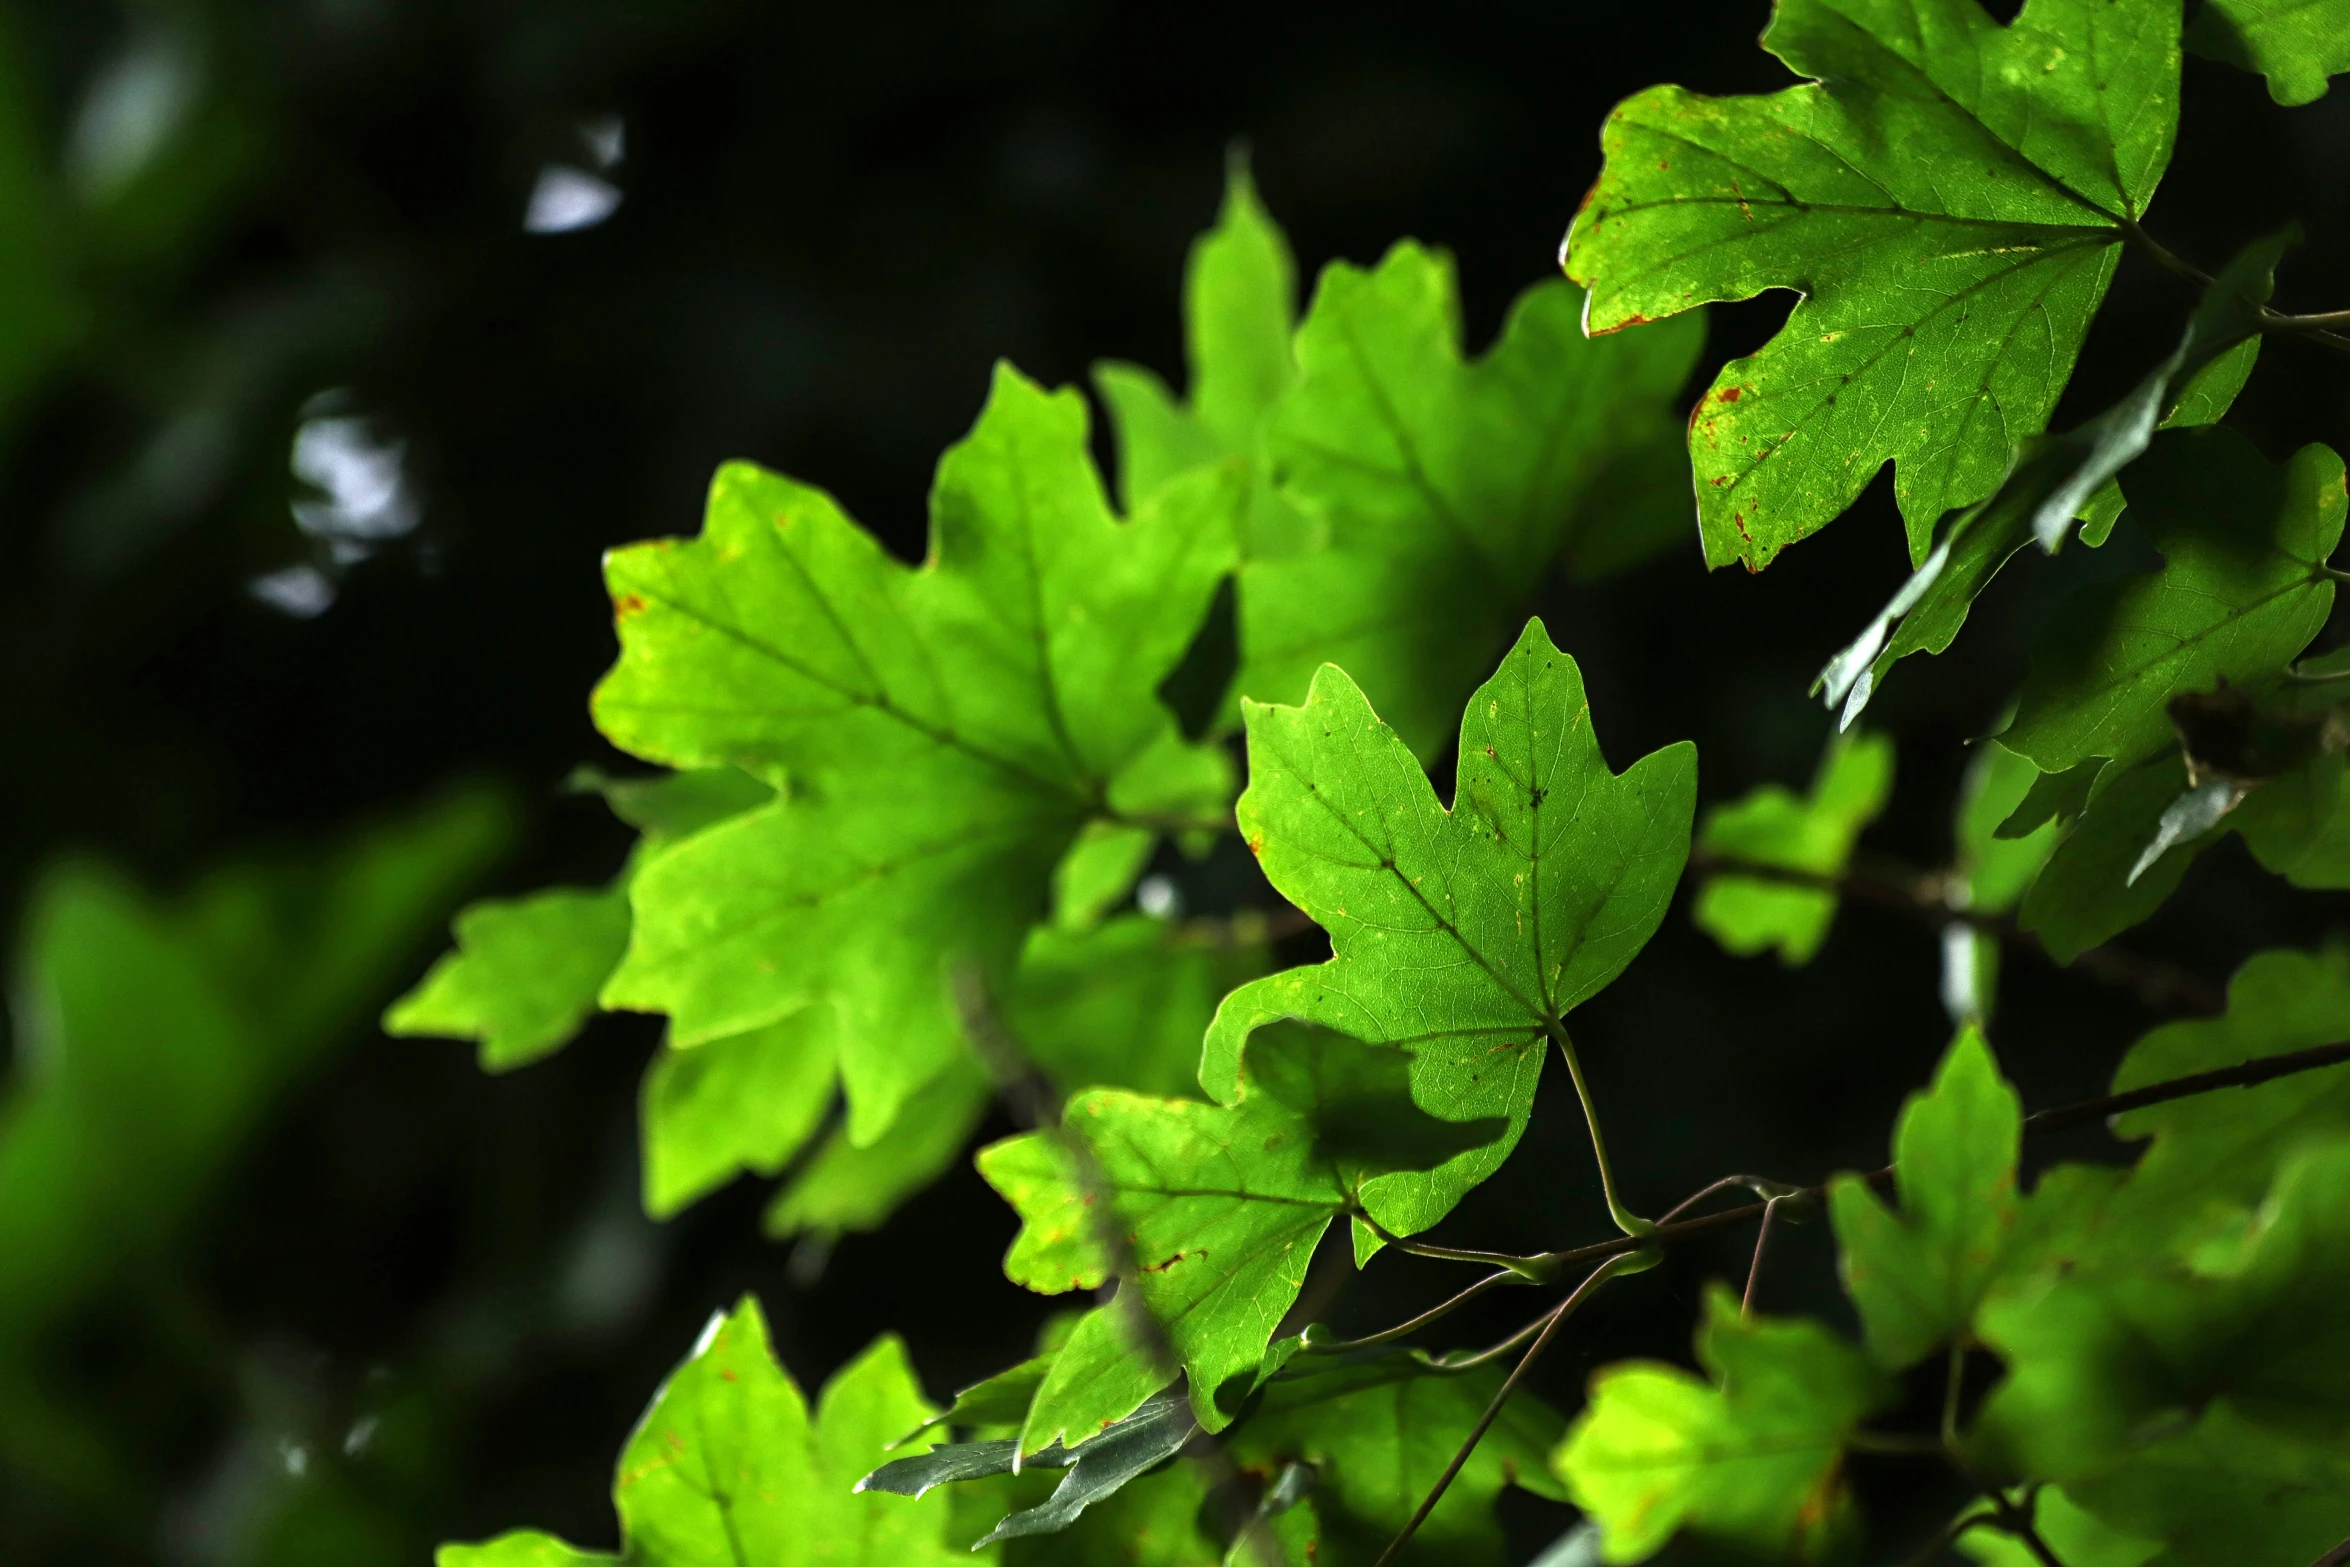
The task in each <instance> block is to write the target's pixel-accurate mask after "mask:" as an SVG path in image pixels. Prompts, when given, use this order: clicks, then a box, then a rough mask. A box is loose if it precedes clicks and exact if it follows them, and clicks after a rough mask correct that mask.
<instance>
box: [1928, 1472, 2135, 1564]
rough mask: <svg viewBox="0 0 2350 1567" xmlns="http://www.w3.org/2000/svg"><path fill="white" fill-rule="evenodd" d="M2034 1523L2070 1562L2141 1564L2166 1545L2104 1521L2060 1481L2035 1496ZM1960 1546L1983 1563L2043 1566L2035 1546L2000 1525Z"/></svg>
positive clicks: (1972, 1533) (1976, 1532)
mask: <svg viewBox="0 0 2350 1567" xmlns="http://www.w3.org/2000/svg"><path fill="white" fill-rule="evenodd" d="M2030 1506H2031V1511H2030V1513H2029V1514H2028V1515H2027V1516H2029V1517H2030V1518H2031V1520H2032V1528H2033V1531H2034V1532H2035V1533H2037V1534H2038V1535H2039V1536H2040V1538H2041V1539H2042V1540H2045V1541H2046V1542H2047V1544H2048V1548H2049V1549H2050V1550H2052V1551H2054V1552H2055V1553H2056V1559H2057V1560H2058V1561H2060V1562H2062V1563H2064V1564H2065V1567H2141V1564H2142V1563H2144V1562H2145V1560H2146V1559H2147V1558H2148V1557H2150V1556H2152V1555H2154V1554H2155V1553H2156V1552H2157V1551H2159V1550H2161V1549H2162V1546H2161V1545H2160V1544H2159V1543H2158V1542H2156V1541H2153V1540H2144V1539H2140V1538H2139V1537H2138V1536H2136V1535H2134V1534H2125V1533H2123V1532H2122V1531H2121V1530H2119V1529H2116V1528H2114V1527H2113V1526H2112V1525H2111V1524H2108V1523H2105V1522H2103V1521H2101V1520H2100V1519H2099V1518H2098V1517H2097V1515H2096V1514H2095V1513H2092V1512H2088V1511H2086V1510H2085V1509H2083V1508H2082V1507H2081V1505H2080V1504H2079V1503H2077V1502H2075V1501H2073V1500H2072V1498H2071V1497H2069V1496H2067V1495H2066V1494H2065V1492H2064V1490H2063V1488H2062V1487H2060V1486H2049V1487H2047V1488H2045V1489H2043V1490H2041V1491H2039V1492H2038V1493H2036V1494H2035V1495H2034V1496H2033V1497H2032V1498H2031V1503H2030ZM1958 1549H1959V1550H1960V1551H1961V1552H1963V1553H1964V1554H1965V1555H1966V1556H1967V1558H1968V1559H1969V1560H1970V1561H1973V1562H1976V1563H1978V1564H1979V1567H2043V1564H2042V1562H2041V1560H2040V1558H2039V1557H2038V1556H2037V1555H2035V1554H2033V1551H2032V1548H2031V1547H2030V1546H2029V1545H2026V1544H2025V1543H2024V1542H2023V1540H2021V1539H2020V1538H2018V1537H2017V1536H2015V1535H2012V1534H2001V1533H2000V1532H1998V1531H1997V1530H1995V1529H1981V1528H1978V1529H1970V1530H1968V1531H1967V1532H1966V1533H1965V1534H1964V1535H1961V1536H1960V1537H1959V1540H1958Z"/></svg>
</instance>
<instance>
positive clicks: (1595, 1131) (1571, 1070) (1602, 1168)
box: [1550, 1019, 1656, 1240]
mask: <svg viewBox="0 0 2350 1567" xmlns="http://www.w3.org/2000/svg"><path fill="white" fill-rule="evenodd" d="M1550 1037H1551V1038H1552V1039H1554V1040H1556V1041H1557V1042H1558V1047H1559V1054H1560V1055H1562V1056H1565V1057H1566V1058H1567V1075H1568V1076H1569V1077H1571V1078H1573V1079H1574V1080H1575V1097H1576V1098H1577V1099H1580V1100H1581V1101H1582V1102H1583V1124H1584V1125H1585V1126H1587V1127H1589V1128H1590V1129H1591V1153H1592V1156H1593V1157H1594V1158H1596V1159H1597V1160H1598V1161H1599V1190H1600V1195H1601V1196H1603V1197H1605V1198H1606V1199H1607V1215H1608V1217H1609V1218H1611V1219H1613V1220H1615V1221H1616V1228H1617V1229H1619V1230H1622V1231H1623V1232H1624V1233H1625V1234H1626V1235H1628V1236H1630V1237H1632V1238H1633V1239H1635V1240H1637V1239H1639V1238H1641V1237H1642V1236H1646V1235H1650V1234H1653V1233H1654V1232H1655V1230H1656V1225H1655V1224H1654V1223H1653V1222H1651V1221H1650V1220H1647V1219H1643V1218H1641V1217H1640V1216H1639V1215H1638V1214H1636V1213H1634V1212H1633V1211H1632V1210H1631V1209H1629V1208H1627V1207H1625V1206H1624V1204H1623V1202H1622V1201H1621V1200H1620V1199H1619V1198H1618V1197H1617V1196H1616V1172H1615V1169H1614V1167H1613V1166H1611V1165H1610V1164H1609V1163H1608V1160H1607V1139H1605V1138H1603V1137H1601V1136H1600V1135H1599V1108H1598V1106H1596V1105H1594V1104H1593V1103H1592V1102H1591V1085H1590V1084H1588V1083H1586V1082H1584V1081H1583V1063H1582V1062H1581V1061H1579V1060H1577V1059H1576V1058H1575V1042H1574V1041H1573V1040H1572V1039H1569V1038H1568V1037H1567V1030H1566V1027H1565V1025H1563V1024H1561V1023H1559V1022H1557V1021H1556V1020H1555V1019H1554V1020H1553V1021H1552V1022H1551V1024H1550Z"/></svg>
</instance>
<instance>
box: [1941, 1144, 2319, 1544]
mask: <svg viewBox="0 0 2350 1567" xmlns="http://www.w3.org/2000/svg"><path fill="white" fill-rule="evenodd" d="M2130 1195H2131V1194H2130V1193H2129V1191H2128V1190H2127V1189H2126V1188H2125V1189H2124V1190H2123V1192H2122V1193H2121V1194H2120V1206H2119V1207H2118V1208H2117V1213H2118V1214H2123V1215H2127V1214H2130V1213H2131V1211H2132V1210H2131V1206H2130V1203H2129V1199H2130ZM2214 1195H2215V1199H2216V1194H2214ZM2345 1295H2350V1142H2344V1141H2339V1140H2337V1141H2334V1142H2330V1143H2322V1144H2312V1145H2303V1146H2301V1147H2299V1148H2297V1149H2294V1150H2293V1151H2291V1152H2290V1153H2289V1154H2288V1155H2287V1156H2286V1157H2285V1158H2284V1159H2283V1160H2282V1161H2281V1165H2280V1168H2279V1171H2278V1175H2277V1178H2276V1180H2275V1182H2274V1183H2273V1185H2272V1186H2271V1187H2270V1188H2269V1190H2268V1193H2267V1195H2266V1197H2265V1199H2264V1200H2263V1201H2262V1202H2261V1203H2260V1204H2259V1206H2258V1207H2257V1208H2243V1207H2230V1206H2229V1205H2228V1204H2226V1203H2225V1202H2223V1201H2217V1200H2214V1201H2213V1202H2211V1203H2210V1204H2208V1205H2202V1206H2184V1207H2180V1206H2172V1207H2170V1208H2169V1210H2168V1211H2167V1212H2158V1213H2154V1214H2145V1213H2144V1212H2143V1210H2141V1211H2140V1213H2139V1215H2138V1222H2135V1223H2117V1224H2115V1225H2113V1226H2112V1227H2110V1228H2109V1230H2108V1231H2107V1234H2106V1236H2105V1238H2104V1241H2103V1243H2102V1244H2100V1245H2098V1246H2097V1247H2096V1248H2095V1249H2094V1250H2093V1251H2092V1252H2091V1253H2090V1254H2089V1255H2088V1256H2086V1257H2084V1258H2081V1259H2076V1260H2075V1261H2074V1262H2073V1263H2072V1265H2070V1266H2068V1267H2064V1268H2060V1269H2054V1270H2050V1271H2048V1272H2046V1273H2044V1274H2042V1275H2040V1276H2039V1277H2037V1278H2035V1279H2033V1280H2030V1281H2026V1282H2024V1283H2021V1284H2019V1285H2017V1286H2015V1287H2013V1288H2011V1289H2006V1290H2002V1291H2000V1292H1998V1293H1996V1294H1995V1295H1994V1296H1993V1297H1992V1298H1991V1299H1990V1300H1989V1301H1988V1302H1987V1303H1986V1304H1985V1306H1984V1308H1983V1311H1982V1313H1981V1314H1980V1317H1979V1319H1978V1320H1979V1322H1980V1326H1981V1331H1982V1336H1983V1338H1984V1339H1985V1341H1986V1342H1988V1343H1989V1344H1990V1345H1991V1347H1992V1348H1994V1349H1995V1350H1997V1351H1998V1352H1999V1354H2000V1356H2001V1357H2002V1358H2003V1359H2004V1360H2005V1361H2006V1363H2007V1377H2006V1380H2005V1381H2003V1382H2002V1383H2001V1384H2000V1385H1999V1387H1998V1388H1997V1389H1996V1390H1995V1391H1994V1392H1993V1394H1992V1396H1991V1398H1990V1400H1989V1401H1988V1402H1987V1403H1986V1405H1985V1406H1984V1412H1983V1416H1982V1425H1983V1433H1982V1436H1981V1438H1980V1445H1982V1446H1983V1448H1984V1449H1985V1450H1986V1451H1987V1452H1990V1453H1994V1454H1996V1455H1998V1456H1999V1457H2000V1458H2001V1459H2002V1460H2003V1461H2004V1462H2007V1463H2017V1464H2021V1465H2022V1466H2024V1470H2025V1472H2027V1473H2029V1474H2031V1475H2034V1476H2036V1477H2041V1478H2046V1479H2053V1480H2057V1481H2060V1482H2062V1483H2063V1484H2065V1485H2066V1486H2067V1487H2068V1489H2070V1490H2071V1491H2072V1494H2073V1497H2074V1499H2075V1500H2076V1501H2079V1502H2081V1503H2082V1504H2083V1505H2084V1506H2087V1507H2089V1508H2091V1509H2092V1510H2094V1511H2097V1512H2099V1513H2100V1514H2101V1515H2102V1516H2105V1517H2107V1518H2108V1519H2109V1520H2110V1521H2113V1522H2115V1523H2117V1524H2119V1525H2121V1526H2122V1527H2125V1528H2131V1529H2132V1531H2133V1532H2139V1533H2148V1532H2150V1531H2146V1530H2140V1529H2136V1528H2135V1527H2134V1526H2133V1525H2131V1524H2129V1523H2128V1522H2127V1521H2126V1520H2124V1519H2121V1518H2118V1517H2115V1515H2114V1514H2113V1513H2112V1512H2111V1511H2110V1510H2109V1509H2107V1508H2105V1507H2103V1506H2101V1505H2100V1504H2099V1502H2098V1500H2097V1498H2096V1497H2095V1495H2094V1494H2093V1493H2092V1492H2090V1491H2088V1490H2085V1489H2084V1488H2083V1486H2082V1485H2081V1484H2080V1483H2079V1482H2083V1481H2089V1480H2094V1479H2096V1478H2098V1477H2101V1476H2106V1475H2110V1474H2112V1473H2113V1472H2114V1471H2115V1470H2116V1468H2117V1466H2122V1465H2126V1464H2128V1463H2130V1462H2131V1461H2133V1459H2134V1458H2135V1456H2136V1455H2138V1454H2139V1452H2140V1450H2141V1449H2142V1448H2143V1447H2144V1446H2145V1444H2146V1442H2147V1441H2148V1440H2149V1438H2150V1437H2152V1436H2153V1435H2155V1434H2157V1433H2159V1432H2161V1431H2162V1430H2164V1429H2165V1428H2171V1429H2176V1428H2178V1427H2181V1426H2184V1425H2186V1424H2187V1423H2188V1422H2190V1421H2191V1420H2193V1419H2194V1418H2195V1416H2196V1415H2197V1414H2198V1413H2199V1412H2204V1411H2208V1410H2211V1409H2212V1408H2214V1406H2220V1405H2224V1406H2225V1407H2227V1408H2228V1409H2230V1410H2232V1411H2233V1412H2234V1415H2235V1416H2237V1417H2240V1418H2242V1419H2243V1420H2245V1421H2249V1422H2252V1423H2256V1424H2258V1425H2262V1426H2266V1427H2268V1428H2270V1429H2272V1430H2274V1431H2275V1432H2277V1433H2278V1434H2280V1435H2290V1436H2292V1437H2293V1438H2295V1439H2296V1440H2301V1441H2318V1442H2323V1443H2328V1444H2332V1445H2334V1446H2335V1447H2336V1448H2337V1450H2339V1449H2340V1444H2341V1443H2342V1441H2343V1440H2344V1438H2345V1437H2350V1317H2345V1315H2344V1314H2343V1313H2342V1311H2341V1310H2340V1309H2339V1306H2340V1302H2341V1301H2342V1300H2343V1299H2344V1298H2345ZM2338 1505H2340V1506H2341V1507H2343V1508H2344V1509H2350V1493H2344V1494H2343V1495H2342V1496H2341V1497H2340V1498H2338ZM2346 1533H2350V1511H2345V1513H2344V1516H2343V1520H2342V1527H2341V1528H2340V1529H2337V1530H2336V1531H2335V1535H2334V1538H2335V1539H2337V1540H2338V1539H2339V1538H2341V1536H2342V1535H2343V1534H2346Z"/></svg>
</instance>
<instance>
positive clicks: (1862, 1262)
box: [1828, 1027, 2024, 1371]
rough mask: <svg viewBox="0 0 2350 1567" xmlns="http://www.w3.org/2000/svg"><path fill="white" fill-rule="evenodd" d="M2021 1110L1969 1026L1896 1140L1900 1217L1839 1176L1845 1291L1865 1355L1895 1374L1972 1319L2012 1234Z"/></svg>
mask: <svg viewBox="0 0 2350 1567" xmlns="http://www.w3.org/2000/svg"><path fill="white" fill-rule="evenodd" d="M2023 1122H2024V1114H2023V1106H2022V1104H2021V1102H2020V1101H2019V1100H2018V1099H2017V1098H2016V1092H2015V1090H2014V1089H2013V1088H2011V1087H2009V1086H2008V1084H2007V1082H2006V1081H2005V1080H2004V1079H2002V1078H2001V1077H2000V1075H1999V1066H1998V1063H1997V1062H1995V1061H1993V1060H1992V1059H1991V1047H1990V1046H1989V1045H1988V1044H1986V1043H1984V1040H1983V1036H1982V1034H1981V1032H1980V1031H1979V1030H1977V1029H1974V1028H1971V1027H1970V1028H1965V1029H1961V1030H1960V1031H1959V1035H1958V1038H1957V1039H1955V1040H1953V1041H1952V1042H1951V1045H1950V1049H1949V1050H1948V1051H1947V1052H1945V1053H1944V1055H1943V1057H1942V1064H1941V1066H1940V1067H1939V1068H1938V1069H1937V1070H1936V1071H1935V1074H1934V1082H1933V1086H1932V1087H1931V1088H1929V1089H1928V1090H1927V1091H1926V1092H1924V1093H1922V1094H1912V1095H1911V1096H1910V1097H1909V1099H1908V1101H1907V1103H1905V1104H1904V1105H1903V1106H1902V1110H1901V1119H1900V1121H1899V1122H1898V1123H1896V1126H1895V1129H1894V1133H1893V1179H1894V1183H1895V1186H1896V1188H1897V1189H1898V1190H1899V1192H1900V1194H1901V1206H1900V1210H1899V1211H1898V1212H1895V1211H1893V1210H1891V1209H1888V1208H1887V1207H1886V1206H1885V1203H1884V1202H1883V1200H1882V1199H1880V1198H1879V1197H1878V1196H1877V1194H1876V1193H1875V1192H1874V1191H1873V1190H1871V1189H1870V1187H1869V1183H1868V1182H1867V1181H1866V1180H1865V1179H1863V1178H1861V1177H1860V1176H1856V1175H1840V1176H1838V1177H1837V1178H1836V1181H1835V1184H1834V1185H1833V1187H1832V1188H1831V1189H1830V1191H1829V1194H1828V1204H1829V1214H1830V1216H1831V1217H1832V1218H1833V1219H1834V1221H1835V1226H1836V1244H1837V1248H1838V1257H1839V1261H1840V1263H1841V1265H1842V1269H1843V1273H1844V1288H1845V1290H1846V1291H1847V1292H1848V1293H1849V1294H1850V1295H1851V1296H1852V1303H1853V1305H1854V1306H1855V1307H1856V1308H1858V1310H1859V1312H1860V1321H1861V1327H1862V1330H1863V1331H1864V1332H1865V1334H1866V1335H1867V1338H1868V1345H1869V1352H1870V1353H1871V1354H1872V1355H1874V1356H1875V1357H1876V1359H1877V1362H1878V1364H1880V1365H1882V1366H1885V1367H1886V1368H1887V1369H1889V1370H1893V1371H1900V1370H1904V1369H1906V1368H1908V1367H1910V1366H1913V1365H1915V1364H1917V1363H1918V1362H1919V1361H1920V1360H1923V1359H1924V1358H1925V1357H1926V1356H1927V1355H1928V1354H1930V1353H1932V1352H1933V1351H1934V1350H1935V1349H1937V1348H1939V1347H1940V1346H1941V1345H1943V1344H1945V1343H1948V1342H1950V1341H1951V1340H1952V1339H1954V1338H1958V1337H1961V1336H1962V1335H1964V1334H1965V1333H1966V1331H1967V1328H1968V1325H1969V1324H1970V1323H1971V1322H1972V1321H1973V1320H1974V1314H1975V1308H1976V1307H1977V1306H1979V1305H1980V1304H1981V1303H1982V1300H1983V1297H1984V1296H1985V1295H1986V1294H1987V1293H1988V1292H1989V1291H1990V1288H1991V1285H1992V1283H1993V1282H1994V1280H1995V1279H1996V1278H1997V1276H1998V1271H1999V1265H2000V1262H2001V1260H2002V1256H2003V1253H2004V1252H2005V1250H2006V1248H2007V1244H2008V1241H2009V1238H2010V1236H2011V1235H2012V1234H2013V1232H2014V1230H2015V1221H2016V1189H2015V1161H2016V1152H2017V1149H2018V1148H2019V1146H2020V1145H2021V1143H2022V1141H2023Z"/></svg>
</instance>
